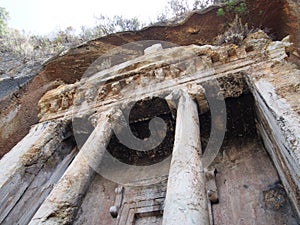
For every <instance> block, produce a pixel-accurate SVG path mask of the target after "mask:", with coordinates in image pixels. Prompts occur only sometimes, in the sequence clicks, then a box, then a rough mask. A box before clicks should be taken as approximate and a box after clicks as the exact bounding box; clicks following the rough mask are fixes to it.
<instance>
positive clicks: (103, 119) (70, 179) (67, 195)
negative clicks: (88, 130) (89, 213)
mask: <svg viewBox="0 0 300 225" xmlns="http://www.w3.org/2000/svg"><path fill="white" fill-rule="evenodd" d="M108 120H109V118H108V115H107V114H104V115H101V116H100V118H99V120H98V121H97V126H96V127H95V129H94V131H93V133H92V134H91V135H90V137H89V138H88V139H87V141H86V143H85V144H84V145H83V146H82V148H81V150H80V152H79V154H78V155H77V156H76V158H75V159H74V160H73V162H72V163H71V165H70V166H69V167H68V169H67V170H66V172H65V173H64V175H63V177H62V178H61V179H60V180H59V181H58V182H57V184H56V185H55V187H54V188H53V190H52V191H51V193H50V194H49V196H48V197H47V199H46V200H45V201H44V202H43V204H42V205H41V207H40V208H39V210H38V211H37V212H36V214H35V215H34V217H33V218H32V220H31V221H30V223H29V224H32V225H33V224H69V223H71V222H72V221H73V220H74V218H75V216H76V213H77V210H78V208H79V207H80V204H81V201H82V197H83V196H84V195H85V192H86V191H87V189H88V187H89V185H90V182H91V179H92V177H93V175H94V172H95V170H96V168H97V166H98V165H99V163H101V159H102V156H103V154H104V151H105V148H106V146H107V144H108V142H109V140H110V136H111V134H112V130H111V127H110V126H111V125H110V123H109V121H108Z"/></svg>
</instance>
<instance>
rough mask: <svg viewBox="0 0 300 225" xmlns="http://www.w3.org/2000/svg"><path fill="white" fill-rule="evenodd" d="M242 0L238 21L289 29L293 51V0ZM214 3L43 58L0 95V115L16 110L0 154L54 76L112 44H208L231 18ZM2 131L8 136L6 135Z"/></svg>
mask: <svg viewBox="0 0 300 225" xmlns="http://www.w3.org/2000/svg"><path fill="white" fill-rule="evenodd" d="M246 3H247V13H246V14H245V15H244V16H243V18H242V19H243V23H248V25H249V28H252V27H254V28H257V27H260V28H267V29H268V30H271V32H270V33H271V35H272V36H274V37H275V38H276V40H281V39H282V38H283V37H284V36H286V35H288V34H290V35H291V38H292V42H294V43H295V47H296V48H297V49H298V55H299V46H300V45H299V40H298V39H299V37H300V35H299V22H298V21H299V20H300V16H299V10H298V7H299V3H298V2H297V0H284V1H282V0H247V1H246ZM218 7H219V6H213V7H210V8H209V9H207V10H205V11H194V12H192V13H191V14H189V15H186V16H184V17H183V18H181V19H180V20H179V21H177V23H174V22H173V23H167V24H156V25H155V26H152V27H148V28H145V29H143V30H141V31H138V32H123V33H118V34H112V35H109V36H106V37H102V38H99V39H96V40H92V41H90V42H87V43H85V44H83V45H81V46H78V47H76V48H74V49H70V50H69V51H68V52H65V53H64V54H61V55H59V56H57V57H54V58H53V59H51V60H49V62H47V63H46V64H44V65H43V68H42V69H41V71H40V72H38V74H37V75H36V76H35V77H34V78H33V80H32V81H31V82H30V83H29V84H27V85H25V86H23V87H22V89H19V90H17V91H15V92H14V93H11V94H9V95H7V96H5V98H4V99H1V101H0V107H1V112H0V117H1V118H4V117H6V116H7V115H10V114H11V112H12V111H14V110H15V108H16V107H18V108H19V113H18V114H17V115H16V116H15V118H14V119H13V120H11V122H5V124H4V126H1V129H2V133H3V134H6V135H5V136H2V135H1V136H0V157H1V156H3V155H4V154H5V153H7V152H8V151H9V150H10V149H11V148H12V147H13V146H14V145H15V144H16V143H18V142H19V141H20V140H21V139H22V138H23V137H24V136H25V135H26V134H27V133H28V132H29V129H30V126H31V125H33V124H35V123H37V122H38V111H37V110H36V105H37V103H38V101H39V99H40V98H41V97H42V96H43V94H44V93H45V92H46V91H48V90H49V89H51V88H53V87H56V86H57V85H58V84H55V83H53V82H54V81H55V80H61V81H63V82H65V83H74V82H75V81H76V80H79V79H80V78H81V77H82V76H83V74H84V72H85V71H86V69H87V68H88V67H89V66H90V65H91V63H92V62H94V60H95V59H97V58H98V57H99V56H101V55H102V54H104V53H106V52H108V51H109V50H110V49H112V48H114V47H116V46H121V45H123V44H126V43H130V42H134V41H139V40H163V41H169V42H172V43H175V44H178V45H184V46H186V45H190V44H199V45H203V44H211V43H213V40H214V38H215V37H216V36H217V35H219V34H222V33H223V32H224V31H225V30H226V24H228V23H229V22H231V21H230V20H232V19H233V18H234V13H232V14H231V13H229V14H228V15H226V17H220V16H216V12H217V10H218ZM141 54H142V53H141V52H135V53H133V52H130V53H129V52H127V53H126V52H124V54H123V55H122V57H123V56H126V55H127V56H128V55H131V56H133V58H134V57H135V56H137V55H141ZM293 55H295V54H293ZM293 61H296V62H297V61H298V62H299V57H298V59H297V56H295V59H294V60H293ZM49 84H51V85H49ZM7 135H9V136H11V137H12V138H7Z"/></svg>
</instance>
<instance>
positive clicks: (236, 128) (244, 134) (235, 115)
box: [199, 94, 258, 152]
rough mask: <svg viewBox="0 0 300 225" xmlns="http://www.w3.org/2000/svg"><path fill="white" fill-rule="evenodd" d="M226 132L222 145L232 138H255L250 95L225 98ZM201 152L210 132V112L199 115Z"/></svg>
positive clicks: (253, 112)
mask: <svg viewBox="0 0 300 225" xmlns="http://www.w3.org/2000/svg"><path fill="white" fill-rule="evenodd" d="M225 104H226V114H227V121H226V132H225V137H224V141H223V145H226V144H227V142H228V141H229V140H231V139H234V138H257V137H258V136H257V130H256V126H255V111H254V99H253V96H252V94H243V95H241V96H240V97H236V98H232V97H231V98H226V99H225ZM199 119H200V132H201V133H200V134H201V147H202V152H204V151H205V148H206V146H207V143H208V141H209V137H210V132H211V114H210V111H208V112H206V113H204V114H201V115H199Z"/></svg>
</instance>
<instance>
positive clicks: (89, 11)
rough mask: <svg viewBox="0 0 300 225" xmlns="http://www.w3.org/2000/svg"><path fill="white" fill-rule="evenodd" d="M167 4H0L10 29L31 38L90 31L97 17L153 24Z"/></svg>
mask: <svg viewBox="0 0 300 225" xmlns="http://www.w3.org/2000/svg"><path fill="white" fill-rule="evenodd" d="M168 1H169V0H146V1H145V0H123V1H122V0H83V1H80V0H79V1H76V0H0V7H4V8H6V10H7V11H8V12H9V15H10V19H9V21H8V24H9V26H10V27H12V28H17V29H19V30H24V31H26V32H28V33H32V34H49V33H51V32H53V31H55V30H58V29H65V28H66V27H68V26H72V27H73V28H75V29H76V30H78V31H79V30H80V27H81V26H83V25H84V26H89V27H93V26H95V25H96V19H95V18H96V17H97V16H99V15H101V14H102V15H106V16H113V15H122V16H124V17H127V18H131V17H134V16H136V17H138V18H139V19H140V20H141V21H149V20H151V21H154V20H155V19H156V17H157V15H158V14H159V13H161V12H162V11H163V9H164V8H165V6H166V5H167V2H168Z"/></svg>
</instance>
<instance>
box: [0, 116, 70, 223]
mask: <svg viewBox="0 0 300 225" xmlns="http://www.w3.org/2000/svg"><path fill="white" fill-rule="evenodd" d="M69 129H70V128H68V127H67V123H66V122H63V121H53V122H44V123H40V124H37V125H36V126H34V127H32V128H31V132H30V133H29V134H28V135H27V136H26V137H25V138H24V139H23V140H22V141H21V142H20V143H19V144H18V145H16V146H15V147H14V148H13V149H12V150H11V151H10V152H9V153H8V154H6V155H5V157H3V158H2V159H1V161H0V170H1V174H0V195H1V196H2V197H1V200H0V212H1V213H0V223H1V224H12V223H19V224H27V223H28V222H29V221H30V219H31V217H32V216H33V215H34V213H35V211H36V210H37V209H38V208H39V206H40V205H41V203H42V202H43V201H44V199H45V198H46V197H47V196H48V194H49V192H50V191H51V189H52V187H53V185H54V184H55V183H56V182H57V180H58V179H59V178H60V177H61V175H62V174H63V173H64V171H65V170H66V168H67V167H68V165H69V163H70V161H71V160H72V158H73V157H74V154H75V153H76V152H74V151H73V152H71V150H72V148H73V147H74V145H73V144H71V143H69V144H67V145H65V146H64V144H63V141H64V140H66V139H67V138H68V137H69V136H70V130H69ZM37 188H38V191H37V190H36V189H37ZM33 199H34V200H33ZM32 200H33V202H32V203H30V204H31V207H30V210H28V208H26V204H27V203H28V202H31V201H32ZM24 207H25V208H24Z"/></svg>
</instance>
